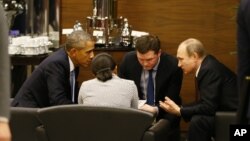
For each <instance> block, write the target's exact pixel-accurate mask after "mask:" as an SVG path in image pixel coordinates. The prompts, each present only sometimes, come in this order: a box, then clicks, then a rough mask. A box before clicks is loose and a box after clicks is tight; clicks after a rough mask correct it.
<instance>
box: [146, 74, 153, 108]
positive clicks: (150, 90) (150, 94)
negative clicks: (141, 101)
mask: <svg viewBox="0 0 250 141" xmlns="http://www.w3.org/2000/svg"><path fill="white" fill-rule="evenodd" d="M148 72H149V73H148V74H149V75H148V85H147V104H149V105H154V81H153V76H152V73H153V70H149V71H148Z"/></svg>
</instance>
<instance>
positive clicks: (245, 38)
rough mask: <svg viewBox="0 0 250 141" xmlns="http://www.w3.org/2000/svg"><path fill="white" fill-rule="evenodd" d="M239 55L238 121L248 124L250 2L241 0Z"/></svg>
mask: <svg viewBox="0 0 250 141" xmlns="http://www.w3.org/2000/svg"><path fill="white" fill-rule="evenodd" d="M237 24H238V26H237V43H238V45H237V53H238V55H237V56H238V81H239V93H240V106H239V110H238V115H237V118H238V119H237V120H238V122H240V123H246V121H245V120H246V114H248V115H247V116H248V120H249V123H250V93H249V90H248V89H249V88H250V86H249V83H250V82H249V80H244V78H245V77H246V76H250V1H249V0H241V1H240V5H239V8H238V13H237Z"/></svg>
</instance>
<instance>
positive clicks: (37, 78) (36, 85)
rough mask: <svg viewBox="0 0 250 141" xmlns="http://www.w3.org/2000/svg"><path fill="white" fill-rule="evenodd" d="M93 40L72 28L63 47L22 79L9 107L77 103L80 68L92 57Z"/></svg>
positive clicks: (40, 106)
mask: <svg viewBox="0 0 250 141" xmlns="http://www.w3.org/2000/svg"><path fill="white" fill-rule="evenodd" d="M93 50H94V41H93V40H92V38H91V36H90V35H89V34H87V33H86V32H84V31H73V32H72V33H71V34H70V35H69V36H68V37H67V42H66V45H65V47H62V48H61V49H59V50H58V51H56V52H55V53H53V54H52V55H50V56H49V57H48V58H46V59H45V60H44V61H43V62H42V63H41V64H40V65H39V66H38V67H37V68H36V69H35V70H34V71H33V72H32V74H31V76H30V77H29V78H28V79H27V80H26V81H25V82H24V84H23V85H22V87H21V88H20V90H19V91H18V93H17V95H16V97H15V99H14V101H13V102H12V106H17V107H39V108H42V107H48V106H53V105H61V104H73V103H77V97H78V85H77V81H76V80H77V76H78V72H79V67H87V66H88V65H89V64H90V63H91V61H92V58H93V57H94V53H93Z"/></svg>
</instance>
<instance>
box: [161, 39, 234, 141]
mask: <svg viewBox="0 0 250 141" xmlns="http://www.w3.org/2000/svg"><path fill="white" fill-rule="evenodd" d="M177 58H178V60H179V63H178V66H179V67H181V68H182V70H183V72H184V74H189V73H193V74H195V80H196V82H197V83H196V84H197V89H196V92H197V96H198V97H197V101H196V102H194V103H193V104H190V105H187V106H178V105H177V104H175V102H174V101H172V100H171V98H169V97H166V100H165V101H164V102H162V101H160V107H162V108H163V109H165V110H166V111H167V112H169V113H172V114H175V115H177V116H181V117H183V118H184V120H186V121H190V124H189V129H188V140H189V141H211V137H212V136H213V133H214V121H215V112H216V111H236V109H237V107H238V94H237V77H236V74H235V73H234V72H232V71H231V70H230V69H228V68H227V67H226V66H225V65H223V64H222V63H220V62H219V61H218V60H217V59H216V58H215V57H213V56H212V55H207V54H206V52H205V49H204V47H203V44H202V43H201V42H200V41H199V40H197V39H193V38H191V39H187V40H185V41H183V42H182V43H181V44H180V45H179V48H178V50H177Z"/></svg>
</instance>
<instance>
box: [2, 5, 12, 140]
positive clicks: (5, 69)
mask: <svg viewBox="0 0 250 141" xmlns="http://www.w3.org/2000/svg"><path fill="white" fill-rule="evenodd" d="M0 19H1V20H0V68H1V71H0V84H1V85H0V141H10V140H11V133H10V129H9V116H10V114H9V113H10V110H9V99H10V59H9V53H8V45H9V40H8V39H9V36H8V35H9V34H8V31H9V28H8V25H7V20H6V17H5V12H4V10H3V7H2V5H1V4H0Z"/></svg>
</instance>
